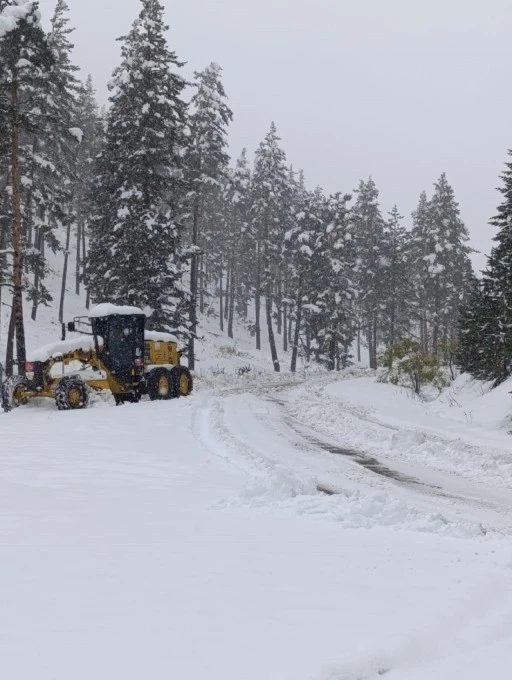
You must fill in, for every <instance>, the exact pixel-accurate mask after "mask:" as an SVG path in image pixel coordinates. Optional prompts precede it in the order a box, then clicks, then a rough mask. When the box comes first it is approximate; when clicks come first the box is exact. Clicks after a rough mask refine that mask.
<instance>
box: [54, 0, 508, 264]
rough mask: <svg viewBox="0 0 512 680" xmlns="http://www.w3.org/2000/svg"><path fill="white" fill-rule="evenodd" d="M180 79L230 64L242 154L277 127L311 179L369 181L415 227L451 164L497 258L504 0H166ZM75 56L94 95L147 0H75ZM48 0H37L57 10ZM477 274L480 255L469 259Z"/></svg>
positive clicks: (504, 104)
mask: <svg viewBox="0 0 512 680" xmlns="http://www.w3.org/2000/svg"><path fill="white" fill-rule="evenodd" d="M163 2H164V5H165V7H166V12H167V21H168V23H169V25H170V31H169V36H168V37H169V44H170V46H171V48H172V49H174V50H175V51H176V53H177V54H178V56H179V57H180V58H181V59H182V60H184V61H187V62H188V63H187V66H186V68H185V75H191V74H192V72H193V71H194V70H200V69H202V68H203V67H204V66H206V65H207V64H208V63H209V62H211V61H216V62H217V63H219V64H220V65H221V66H222V67H223V69H224V83H225V87H226V90H227V93H228V96H229V100H230V105H231V108H232V109H233V111H234V114H235V118H234V122H233V125H232V128H231V133H230V144H231V151H232V154H233V155H237V154H238V153H239V151H240V150H241V148H242V147H243V146H246V147H248V149H249V150H251V151H253V150H254V149H255V148H256V146H257V145H258V143H259V142H260V141H261V139H262V138H263V136H264V135H265V134H266V132H267V130H268V127H269V124H270V121H271V120H274V121H275V122H276V125H277V128H278V132H279V134H280V136H281V138H282V140H283V146H284V149H285V151H286V153H287V156H288V159H289V161H290V162H291V163H293V165H294V167H295V168H296V169H299V168H302V169H304V172H305V174H306V179H307V182H308V185H309V186H311V187H312V186H314V185H317V184H318V185H320V186H322V187H324V189H326V190H327V191H329V192H331V191H343V192H350V191H351V190H352V189H354V188H355V187H356V186H357V183H358V180H359V179H361V178H367V177H368V176H369V175H371V176H372V177H373V178H374V180H375V182H376V184H377V186H378V188H379V190H380V197H381V205H382V208H383V211H384V212H387V211H388V210H390V209H391V207H392V206H393V204H394V203H396V204H397V205H398V208H399V210H400V211H401V213H402V214H403V215H404V216H405V217H406V220H407V224H410V213H411V211H412V210H413V209H414V208H415V206H416V204H417V201H418V197H419V194H420V192H421V191H422V190H423V189H425V190H426V191H427V192H428V193H429V194H430V192H431V190H432V184H433V182H434V181H435V180H436V179H437V178H438V177H439V175H440V174H441V172H446V173H447V176H448V180H449V182H450V183H451V184H452V186H453V188H454V190H455V195H456V197H457V200H458V201H459V204H460V208H461V213H462V217H463V219H464V221H465V222H466V225H467V226H468V228H469V230H470V233H471V238H472V245H473V247H475V248H477V249H479V250H481V251H483V252H489V249H490V247H491V243H492V242H491V238H492V236H493V230H492V228H491V227H489V226H488V225H487V222H488V220H489V218H490V217H491V216H492V215H493V214H494V213H495V210H496V206H497V204H498V202H499V200H500V196H499V194H498V192H497V191H496V190H495V187H496V186H498V185H499V174H500V173H501V172H502V170H503V168H504V163H505V161H506V157H507V149H508V148H509V147H512V116H511V110H512V90H511V88H510V85H509V83H510V76H511V72H512V43H511V41H510V27H511V25H512V3H510V2H509V0H487V1H486V2H483V0H429V1H428V2H422V3H419V2H414V1H413V0H351V1H349V2H347V1H345V0H163ZM68 3H69V5H70V9H71V17H72V22H73V24H74V25H75V26H76V31H75V34H74V36H73V38H74V42H75V46H76V49H75V60H76V62H77V64H78V65H79V66H80V67H81V68H82V70H83V72H84V74H87V73H91V74H92V76H93V78H94V81H95V85H96V87H97V90H98V96H99V99H100V100H101V101H103V102H105V101H106V99H107V96H108V95H107V89H106V83H107V81H108V79H109V77H110V74H111V72H112V70H113V68H114V67H115V66H116V65H117V63H118V62H119V43H117V42H116V41H115V38H116V37H118V36H120V35H123V34H125V33H126V32H127V31H128V30H129V27H130V26H131V23H132V21H133V20H134V18H135V17H136V15H137V14H138V12H139V8H140V2H139V0H68ZM53 6H54V2H53V0H41V9H42V10H43V12H44V14H45V15H46V16H48V15H49V14H50V13H51V11H52V10H53ZM474 261H475V264H476V266H477V267H478V268H481V267H482V266H483V265H484V262H485V259H484V257H483V255H480V256H476V257H475V258H474Z"/></svg>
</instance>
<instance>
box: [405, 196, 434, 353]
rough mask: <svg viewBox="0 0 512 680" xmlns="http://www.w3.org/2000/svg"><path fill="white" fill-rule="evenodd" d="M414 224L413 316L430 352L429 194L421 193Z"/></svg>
mask: <svg viewBox="0 0 512 680" xmlns="http://www.w3.org/2000/svg"><path fill="white" fill-rule="evenodd" d="M412 220H413V226H412V231H411V238H410V247H409V254H408V258H407V259H408V263H409V268H410V273H411V312H412V314H411V318H412V320H413V322H414V323H415V324H416V326H417V330H418V333H419V340H420V347H421V350H422V351H423V352H425V353H428V351H429V349H430V347H429V325H428V296H429V286H428V282H429V275H428V266H429V262H428V259H427V258H428V251H429V239H428V233H429V223H430V209H429V202H428V198H427V194H426V192H425V191H423V192H422V193H421V195H420V199H419V202H418V206H417V208H416V210H415V211H414V212H413V213H412Z"/></svg>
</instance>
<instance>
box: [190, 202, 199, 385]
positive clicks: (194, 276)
mask: <svg viewBox="0 0 512 680" xmlns="http://www.w3.org/2000/svg"><path fill="white" fill-rule="evenodd" d="M198 241H199V197H198V196H197V197H196V200H195V201H194V211H193V220H192V247H193V248H195V249H197V244H198ZM198 259H199V258H198V253H197V252H194V253H193V255H192V262H191V267H190V307H189V319H190V338H189V341H188V367H189V368H190V370H192V371H193V370H194V368H195V360H196V358H195V337H196V335H197V289H198V265H199V262H198Z"/></svg>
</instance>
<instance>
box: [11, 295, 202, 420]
mask: <svg viewBox="0 0 512 680" xmlns="http://www.w3.org/2000/svg"><path fill="white" fill-rule="evenodd" d="M145 323H146V316H145V314H144V312H143V311H142V310H141V309H138V308H137V307H119V306H116V305H111V304H101V305H98V306H97V307H95V308H94V309H92V310H91V312H90V313H89V316H88V317H76V318H75V319H74V320H73V321H72V322H70V323H68V325H67V330H68V331H69V332H70V333H80V335H79V336H75V337H73V338H69V339H67V340H66V327H65V326H63V337H62V340H61V341H60V342H56V343H53V344H51V345H46V346H45V347H41V348H40V349H38V350H36V351H35V352H34V353H33V354H32V355H31V356H30V360H27V362H26V363H25V366H24V369H25V370H24V371H23V373H24V375H19V376H14V377H11V378H7V380H5V382H4V383H3V385H2V390H1V391H2V406H3V409H4V410H5V411H10V410H11V409H13V408H15V407H17V406H21V405H24V404H27V403H28V402H29V401H30V400H31V399H34V398H36V397H37V398H39V397H48V398H50V399H54V400H55V403H56V404H57V408H58V409H59V410H61V411H70V410H73V409H80V408H85V407H86V406H87V402H88V397H89V394H90V393H91V391H103V390H110V392H111V393H112V395H113V397H114V399H115V402H116V404H123V403H125V402H132V403H133V402H138V401H140V399H141V397H142V396H143V395H148V396H149V398H150V399H151V400H156V399H172V398H175V397H180V396H183V397H185V396H188V395H189V394H190V393H191V392H192V376H191V374H190V371H189V370H188V368H187V367H186V366H182V365H181V352H180V351H179V350H178V341H177V339H176V338H175V337H174V336H173V335H171V334H169V333H159V332H155V331H146V330H145Z"/></svg>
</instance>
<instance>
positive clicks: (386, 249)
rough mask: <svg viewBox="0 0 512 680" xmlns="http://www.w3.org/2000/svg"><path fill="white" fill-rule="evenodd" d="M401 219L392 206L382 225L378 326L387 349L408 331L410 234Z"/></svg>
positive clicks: (410, 295)
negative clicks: (379, 321)
mask: <svg viewBox="0 0 512 680" xmlns="http://www.w3.org/2000/svg"><path fill="white" fill-rule="evenodd" d="M402 220H403V217H402V216H401V215H400V213H399V212H398V208H397V206H396V205H395V206H394V207H393V208H392V210H391V212H390V213H389V219H388V220H387V222H386V223H385V226H384V240H383V252H382V255H383V272H382V285H383V299H382V303H381V317H382V321H381V325H382V334H383V341H384V344H385V345H386V347H391V346H392V345H394V344H395V342H397V340H400V339H402V338H404V337H405V336H406V335H408V334H409V329H410V318H411V297H412V294H411V283H410V280H411V269H410V266H409V261H408V252H409V235H408V233H407V230H406V229H405V227H404V226H403V225H402Z"/></svg>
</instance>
